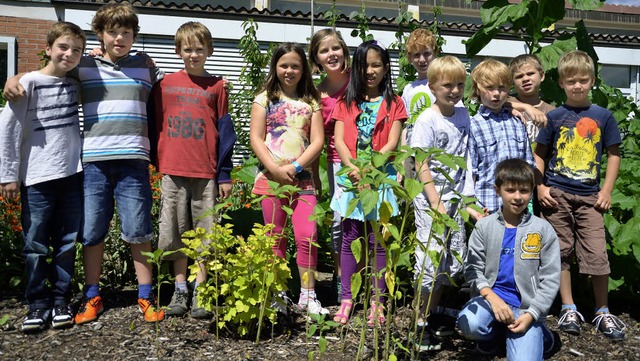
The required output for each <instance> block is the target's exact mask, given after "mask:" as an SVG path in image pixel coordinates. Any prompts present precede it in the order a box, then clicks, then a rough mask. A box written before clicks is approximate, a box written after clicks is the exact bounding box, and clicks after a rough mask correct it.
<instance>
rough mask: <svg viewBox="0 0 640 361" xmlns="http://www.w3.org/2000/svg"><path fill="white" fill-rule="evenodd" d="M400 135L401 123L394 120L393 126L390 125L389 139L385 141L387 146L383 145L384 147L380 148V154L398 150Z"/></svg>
mask: <svg viewBox="0 0 640 361" xmlns="http://www.w3.org/2000/svg"><path fill="white" fill-rule="evenodd" d="M400 134H402V122H401V121H400V120H395V121H394V122H393V124H391V131H389V139H388V140H387V144H385V145H384V147H382V148H380V153H386V152H389V151H394V150H396V148H398V141H399V140H400Z"/></svg>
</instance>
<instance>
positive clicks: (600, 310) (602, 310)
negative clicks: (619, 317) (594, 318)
mask: <svg viewBox="0 0 640 361" xmlns="http://www.w3.org/2000/svg"><path fill="white" fill-rule="evenodd" d="M599 313H609V307H600V308H596V315H597V314H599Z"/></svg>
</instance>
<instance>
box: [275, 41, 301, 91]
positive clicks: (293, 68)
mask: <svg viewBox="0 0 640 361" xmlns="http://www.w3.org/2000/svg"><path fill="white" fill-rule="evenodd" d="M276 72H277V73H276V75H277V77H278V81H279V82H280V87H281V88H282V90H283V91H284V92H285V95H287V96H292V95H294V94H295V92H296V87H297V86H298V82H300V79H302V59H300V57H299V56H298V54H297V53H295V52H293V51H291V52H288V53H286V54H284V55H283V56H281V57H280V59H278V62H277V63H276Z"/></svg>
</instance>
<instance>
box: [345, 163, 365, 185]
mask: <svg viewBox="0 0 640 361" xmlns="http://www.w3.org/2000/svg"><path fill="white" fill-rule="evenodd" d="M347 176H348V177H349V180H351V183H352V184H354V185H355V184H358V182H360V180H361V179H362V177H361V176H360V169H358V168H356V167H354V166H352V167H351V172H349V173H347Z"/></svg>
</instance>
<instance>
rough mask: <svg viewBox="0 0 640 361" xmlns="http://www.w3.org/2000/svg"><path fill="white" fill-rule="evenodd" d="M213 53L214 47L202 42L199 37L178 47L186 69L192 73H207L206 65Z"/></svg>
mask: <svg viewBox="0 0 640 361" xmlns="http://www.w3.org/2000/svg"><path fill="white" fill-rule="evenodd" d="M212 53H213V51H212V49H209V48H208V46H206V45H204V44H202V43H201V42H200V41H199V40H197V39H191V40H190V41H188V42H185V43H184V44H182V46H181V47H180V49H178V55H179V56H180V58H182V61H183V62H184V70H185V71H186V72H187V73H189V74H191V75H203V74H204V73H205V70H204V65H205V63H206V61H207V57H209V56H210V55H211V54H212Z"/></svg>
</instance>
